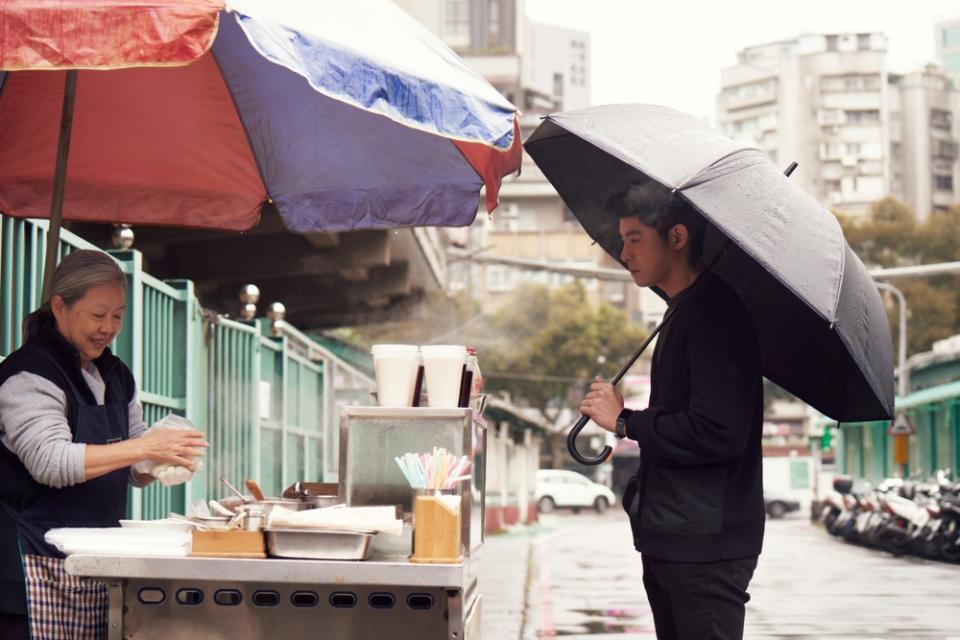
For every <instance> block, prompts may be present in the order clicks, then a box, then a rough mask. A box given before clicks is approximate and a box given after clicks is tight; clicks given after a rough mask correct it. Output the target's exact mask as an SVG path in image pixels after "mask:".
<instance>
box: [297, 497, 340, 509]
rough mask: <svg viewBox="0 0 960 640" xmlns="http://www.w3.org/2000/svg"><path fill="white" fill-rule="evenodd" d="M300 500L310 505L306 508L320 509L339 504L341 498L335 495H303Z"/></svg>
mask: <svg viewBox="0 0 960 640" xmlns="http://www.w3.org/2000/svg"><path fill="white" fill-rule="evenodd" d="M300 502H302V503H305V504H308V505H310V506H309V507H307V508H308V509H322V508H324V507H332V506H333V505H335V504H340V503H341V502H342V500H340V499H339V498H338V497H337V496H303V497H301V498H300Z"/></svg>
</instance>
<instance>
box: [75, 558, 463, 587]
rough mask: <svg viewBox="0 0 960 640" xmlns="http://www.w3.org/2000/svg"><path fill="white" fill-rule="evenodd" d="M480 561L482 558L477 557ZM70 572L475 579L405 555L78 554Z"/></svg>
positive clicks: (291, 579) (431, 583)
mask: <svg viewBox="0 0 960 640" xmlns="http://www.w3.org/2000/svg"><path fill="white" fill-rule="evenodd" d="M474 562H476V560H474ZM66 569H67V572H68V573H70V574H73V575H76V576H85V577H89V578H98V579H101V580H105V579H107V578H138V579H143V578H148V579H155V580H214V579H215V580H217V581H221V582H222V581H236V582H272V583H276V584H290V583H314V584H347V583H349V584H357V585H370V586H376V585H398V586H411V587H440V588H450V589H460V588H464V587H465V586H466V583H469V582H470V581H471V580H470V575H471V574H472V573H474V572H473V571H471V565H470V564H413V563H411V562H409V561H407V560H406V558H403V557H393V558H390V557H383V556H380V557H376V556H374V557H372V558H370V559H369V560H364V561H349V562H348V561H329V560H282V559H280V558H270V559H266V560H245V559H239V558H189V557H188V558H151V557H146V556H145V557H121V556H86V555H72V556H70V557H69V558H67V562H66ZM473 577H474V579H475V574H474V576H473Z"/></svg>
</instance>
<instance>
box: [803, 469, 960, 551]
mask: <svg viewBox="0 0 960 640" xmlns="http://www.w3.org/2000/svg"><path fill="white" fill-rule="evenodd" d="M857 489H858V490H855V488H854V479H853V478H852V477H850V476H837V477H835V478H834V479H833V491H832V492H831V493H830V495H829V496H828V497H827V499H826V500H825V501H824V504H823V507H822V509H821V511H820V521H821V522H822V523H823V524H824V526H826V528H827V531H829V532H830V533H831V534H832V535H835V536H840V537H842V538H844V539H845V540H847V541H848V542H852V543H855V544H862V545H866V546H870V547H876V548H878V549H882V550H884V551H888V552H890V553H892V554H893V555H895V556H902V555H907V554H913V555H916V556H920V557H923V558H930V559H935V560H945V561H948V562H960V482H956V483H955V482H951V481H950V479H949V476H948V474H947V472H946V471H938V472H937V473H936V477H935V478H933V479H930V480H927V481H925V482H918V481H915V480H902V479H899V478H891V479H888V480H884V481H883V482H882V483H881V484H880V485H879V486H878V487H876V488H872V487H870V486H869V485H865V486H864V487H863V490H859V489H860V487H859V486H858V487H857Z"/></svg>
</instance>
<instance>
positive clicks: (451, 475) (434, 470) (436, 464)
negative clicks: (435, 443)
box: [394, 447, 470, 490]
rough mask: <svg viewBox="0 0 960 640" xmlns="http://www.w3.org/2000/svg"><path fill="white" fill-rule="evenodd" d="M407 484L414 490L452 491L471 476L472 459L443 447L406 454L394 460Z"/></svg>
mask: <svg viewBox="0 0 960 640" xmlns="http://www.w3.org/2000/svg"><path fill="white" fill-rule="evenodd" d="M394 462H396V463H397V466H398V467H400V472H401V473H402V474H403V477H404V478H405V479H406V481H407V483H408V484H409V485H410V486H411V487H413V488H414V489H436V490H439V489H451V488H453V487H454V486H455V484H456V483H457V482H461V481H463V480H465V479H467V478H469V477H470V476H468V475H465V474H467V473H469V469H470V459H469V458H468V457H467V456H457V455H453V454H452V453H450V452H448V451H447V450H446V449H444V448H443V447H434V448H433V450H432V451H430V452H428V453H405V454H403V455H402V456H398V457H395V458H394Z"/></svg>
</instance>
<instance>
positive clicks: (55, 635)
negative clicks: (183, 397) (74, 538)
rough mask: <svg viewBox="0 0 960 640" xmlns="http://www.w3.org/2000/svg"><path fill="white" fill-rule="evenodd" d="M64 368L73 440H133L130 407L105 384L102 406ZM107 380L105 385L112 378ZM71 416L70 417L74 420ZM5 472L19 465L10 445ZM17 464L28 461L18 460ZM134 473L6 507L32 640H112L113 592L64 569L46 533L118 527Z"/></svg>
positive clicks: (36, 494)
mask: <svg viewBox="0 0 960 640" xmlns="http://www.w3.org/2000/svg"><path fill="white" fill-rule="evenodd" d="M44 355H47V356H48V357H49V358H50V359H51V360H52V361H53V362H54V364H55V365H56V366H57V369H59V371H60V373H61V374H62V375H63V379H64V380H66V381H67V385H68V386H69V389H65V390H64V391H65V393H70V394H72V396H73V398H74V400H75V403H74V404H72V405H71V403H70V402H69V400H68V402H67V406H68V407H70V406H75V407H76V415H75V416H73V419H72V420H70V426H71V430H72V431H73V441H74V442H76V443H83V444H94V445H103V444H111V443H114V442H120V441H121V440H126V439H127V437H128V436H129V424H128V420H129V414H128V411H129V409H128V406H127V403H126V401H125V399H124V398H118V397H115V393H112V390H111V385H109V384H107V385H106V392H105V398H104V404H103V405H97V404H93V403H91V402H90V401H89V399H88V397H89V395H90V394H83V393H80V391H79V390H78V389H77V388H76V386H75V384H74V383H73V381H72V379H71V377H70V376H69V375H67V373H66V371H64V370H63V367H61V365H60V363H58V362H56V360H55V359H54V358H53V357H52V356H50V355H49V354H47V353H46V352H44ZM105 382H106V380H105ZM69 419H70V416H68V420H69ZM0 449H4V450H5V451H4V453H5V454H9V455H7V456H5V458H6V460H2V461H0V471H4V470H5V469H6V468H7V466H8V465H10V464H12V463H13V461H11V460H9V457H10V456H11V455H12V454H10V452H9V451H8V450H6V448H5V447H0ZM13 457H14V459H15V460H16V463H18V464H20V466H21V469H22V463H20V461H19V459H18V458H16V457H15V456H13ZM129 474H130V469H129V468H128V467H124V468H123V469H118V470H116V471H113V472H111V473H108V474H106V475H103V476H100V477H99V478H94V479H93V480H88V481H86V482H82V483H80V484H76V485H74V486H72V487H64V488H62V489H54V488H52V487H48V486H43V485H37V487H39V491H36V488H34V491H31V496H30V500H29V501H28V502H26V503H25V504H23V505H19V508H17V507H13V506H11V505H10V504H4V505H3V506H4V508H6V509H7V512H8V514H9V515H10V516H11V518H12V519H13V521H14V522H15V523H16V529H17V537H18V540H19V543H20V554H21V558H22V561H23V569H24V575H25V579H26V591H27V610H28V615H29V617H30V631H31V636H32V638H33V640H88V639H89V640H101V639H105V638H106V637H107V619H108V599H107V588H106V585H104V584H103V583H102V582H98V581H95V580H90V579H86V578H77V577H74V576H71V575H69V574H67V573H66V571H65V570H64V568H63V563H64V556H63V554H61V553H60V552H59V551H57V550H56V549H55V548H54V547H52V546H51V545H49V544H47V542H46V541H45V540H44V538H43V537H44V535H45V534H46V533H47V531H49V530H50V529H54V528H58V527H116V526H118V525H119V520H120V519H121V518H123V517H124V515H125V513H126V509H127V483H128V478H129Z"/></svg>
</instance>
